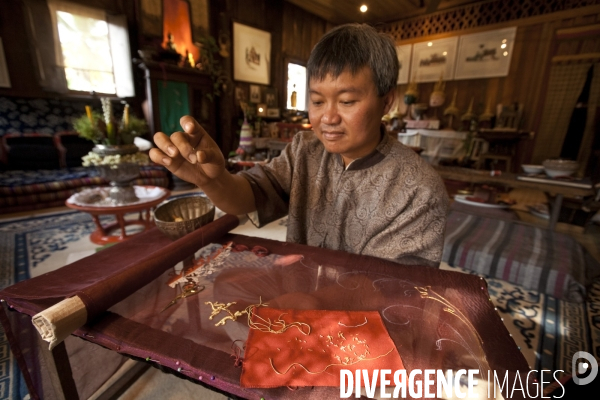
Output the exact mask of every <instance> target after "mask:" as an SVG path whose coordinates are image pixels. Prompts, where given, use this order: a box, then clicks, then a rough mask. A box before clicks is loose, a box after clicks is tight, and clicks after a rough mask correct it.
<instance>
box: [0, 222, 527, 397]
mask: <svg viewBox="0 0 600 400" xmlns="http://www.w3.org/2000/svg"><path fill="white" fill-rule="evenodd" d="M237 224H238V219H237V217H234V216H224V217H222V218H220V219H218V220H216V221H215V222H213V223H211V224H209V225H207V226H205V227H203V228H201V229H199V230H197V231H195V232H193V233H191V234H189V235H187V236H185V237H183V238H182V239H179V240H177V241H171V240H170V239H168V238H167V237H166V236H165V235H163V234H162V233H161V232H160V231H159V230H158V229H156V228H154V229H151V230H149V231H147V232H145V233H142V234H139V235H136V236H134V237H132V238H130V239H129V240H128V241H126V242H123V243H119V244H117V245H114V246H112V247H110V248H108V249H106V250H103V251H102V252H100V253H97V254H95V255H93V256H90V257H87V258H84V259H82V260H80V261H77V262H75V263H73V264H70V265H67V266H65V267H63V268H61V269H59V270H56V271H53V272H50V273H47V274H45V275H42V276H39V277H37V278H33V279H30V280H27V281H23V282H20V283H18V284H16V285H13V286H11V287H9V288H6V289H4V290H3V291H1V292H0V299H1V300H2V304H3V307H2V310H1V311H0V317H1V320H2V324H3V326H4V328H5V330H6V331H7V335H8V338H9V341H10V343H11V349H12V351H13V353H14V354H15V356H16V358H17V359H18V362H19V365H20V367H21V370H22V371H23V374H24V377H25V380H26V382H27V385H28V389H29V391H30V394H31V396H32V398H43V399H53V398H61V395H62V394H64V395H65V396H66V398H69V399H71V398H88V397H89V396H90V394H92V393H94V391H95V390H96V389H97V386H99V385H100V382H102V381H103V380H106V379H107V378H108V377H109V376H110V374H111V373H113V371H114V370H115V369H117V368H118V367H119V366H121V365H122V364H123V363H124V362H125V361H126V360H127V359H128V358H130V357H131V358H135V359H138V360H142V361H144V362H146V363H149V364H151V365H153V366H156V367H159V368H161V369H163V370H168V371H170V372H172V373H174V374H176V375H179V376H180V377H183V378H187V379H190V380H193V381H195V382H198V383H201V384H203V385H207V386H210V387H211V388H214V389H215V390H218V391H221V392H224V393H227V394H230V395H233V396H239V397H243V398H255V399H260V398H303V399H304V398H319V399H322V398H339V395H340V389H339V387H337V386H336V387H332V386H318V385H315V386H306V387H304V386H298V387H294V388H293V389H294V390H290V389H289V388H288V387H286V386H279V385H277V386H275V387H269V385H268V384H267V385H255V387H249V386H248V385H242V384H241V382H240V378H241V376H242V374H243V368H242V366H243V365H244V362H245V361H244V359H245V357H248V355H245V354H244V349H245V345H244V343H245V342H246V339H247V336H248V331H249V327H248V324H247V323H246V322H245V320H241V321H240V320H238V321H229V322H227V323H226V324H224V325H221V326H217V322H218V320H219V319H220V318H218V319H211V313H212V311H213V310H212V309H211V307H210V306H209V305H207V304H206V303H207V302H212V303H215V302H221V303H228V302H237V303H238V304H240V305H242V304H243V305H245V304H256V303H259V302H261V303H269V302H272V306H273V307H275V308H278V309H282V310H284V312H285V310H288V311H287V312H289V313H292V310H295V311H294V312H296V311H298V310H303V309H307V310H320V311H319V312H321V313H325V314H326V313H327V312H328V311H331V312H333V311H350V312H352V311H354V312H363V313H364V315H365V316H366V315H369V318H371V317H370V316H371V313H373V312H375V313H376V314H379V316H380V318H381V320H382V321H383V325H384V327H385V330H386V331H387V334H389V338H391V340H392V342H393V344H394V346H395V350H396V351H397V352H398V354H399V355H400V357H401V359H402V363H403V365H404V368H406V371H407V372H408V371H414V370H417V369H420V370H425V369H440V370H444V371H446V370H453V371H457V370H461V369H466V370H468V369H476V370H479V371H480V373H479V375H478V376H477V377H476V378H477V379H478V382H479V384H478V388H479V389H481V390H485V389H486V385H485V382H486V380H487V374H488V372H491V373H492V374H493V373H494V372H495V373H496V374H497V375H498V376H502V377H504V376H507V377H508V379H509V381H511V382H512V380H514V377H515V376H520V379H521V380H522V381H523V383H522V384H523V386H526V385H527V386H531V385H535V383H536V381H535V378H534V376H535V374H528V372H529V370H530V367H529V366H528V365H527V362H526V360H525V358H524V357H523V355H522V354H521V352H520V349H519V348H518V347H517V345H516V344H515V342H514V340H513V339H512V337H511V336H510V335H509V333H508V331H507V330H506V328H505V327H504V325H503V323H502V321H501V318H500V317H499V315H498V314H497V312H496V310H495V309H494V306H493V304H492V303H491V301H490V298H489V294H488V291H487V284H486V282H485V280H483V279H482V278H480V277H478V276H475V275H467V274H461V273H456V272H451V271H443V270H438V269H434V268H429V267H424V266H406V265H402V264H398V263H395V262H392V261H389V260H384V259H379V258H376V257H370V256H358V255H355V254H349V253H345V252H340V251H333V250H327V249H321V248H314V247H308V246H304V245H298V244H292V243H283V242H278V241H274V240H268V239H260V238H255V237H248V236H242V235H233V234H230V233H229V231H230V230H232V229H233V228H235V227H236V225H237ZM227 246H228V248H229V249H230V252H229V253H228V255H227V257H226V258H223V257H222V258H221V259H222V260H223V262H222V263H220V264H219V263H217V264H210V265H209V264H207V265H204V268H201V269H199V274H200V275H201V276H200V278H201V279H202V281H201V282H202V286H204V287H203V290H202V291H200V292H199V293H197V294H194V295H193V296H189V297H187V298H183V299H180V300H179V301H177V302H176V303H175V304H174V305H173V306H171V307H168V308H165V306H167V305H168V304H169V303H170V302H171V301H172V300H173V299H174V298H175V297H176V295H178V294H180V293H179V292H178V291H177V290H176V289H173V288H171V287H170V286H169V285H168V283H169V282H171V283H172V282H174V280H176V278H177V276H178V275H177V274H178V273H179V272H178V271H179V270H177V269H176V268H174V267H176V266H177V265H179V268H180V267H181V262H182V261H183V260H189V256H191V255H194V259H195V260H196V261H197V260H200V259H209V258H211V257H214V254H215V251H217V250H219V249H223V248H226V247H227ZM187 262H189V261H187ZM74 295H77V296H79V297H80V298H81V299H82V300H83V302H84V303H85V306H86V309H87V315H88V319H87V322H86V324H85V325H84V326H82V327H81V328H79V329H77V330H76V331H75V332H73V334H72V335H71V336H70V337H68V338H67V340H66V341H65V342H64V343H61V344H59V345H58V346H57V347H56V348H54V349H53V350H52V351H49V350H48V349H47V347H48V344H47V343H45V342H42V341H41V340H40V339H39V337H38V336H37V332H35V330H34V329H33V326H32V324H31V316H33V315H35V314H37V313H38V312H40V311H42V310H44V309H46V308H47V307H49V306H52V305H53V304H56V303H58V302H59V301H61V300H63V299H65V298H68V297H71V296H74ZM365 320H367V318H366V317H365ZM105 349H108V350H105ZM277 350H278V351H285V349H284V348H281V349H279V348H278V349H277ZM324 350H325V349H324ZM99 365H101V366H102V368H98V366H99ZM383 365H385V364H383ZM348 368H349V369H351V370H354V369H360V368H361V366H360V363H358V364H356V365H353V366H351V367H348ZM283 370H284V369H283V368H280V369H279V370H278V371H279V372H283ZM273 376H274V375H273ZM273 376H271V377H269V376H265V379H267V380H269V379H271V378H273ZM338 376H339V374H338ZM271 386H272V385H271ZM505 389H506V388H505ZM465 390H466V389H465ZM519 394H521V392H517V393H515V395H513V396H512V398H517V396H518V395H519Z"/></svg>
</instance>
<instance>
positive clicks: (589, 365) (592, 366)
mask: <svg viewBox="0 0 600 400" xmlns="http://www.w3.org/2000/svg"><path fill="white" fill-rule="evenodd" d="M582 358H583V359H585V360H586V361H580V360H581V359H582ZM571 371H573V382H575V384H577V385H587V384H588V383H590V382H591V381H593V380H594V378H596V375H598V362H597V361H596V359H595V358H594V356H592V355H591V354H590V353H588V352H585V351H578V352H577V353H575V354H573V358H572V360H571ZM588 371H590V374H589V375H588V376H587V377H585V378H580V377H578V376H577V375H583V374H585V373H586V372H588Z"/></svg>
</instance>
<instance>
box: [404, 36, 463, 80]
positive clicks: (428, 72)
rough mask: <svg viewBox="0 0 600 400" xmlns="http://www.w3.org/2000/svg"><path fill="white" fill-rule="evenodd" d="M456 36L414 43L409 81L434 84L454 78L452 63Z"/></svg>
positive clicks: (456, 43)
mask: <svg viewBox="0 0 600 400" xmlns="http://www.w3.org/2000/svg"><path fill="white" fill-rule="evenodd" d="M457 45H458V36H457V37H452V38H447V39H438V40H430V41H428V42H422V43H415V44H414V45H413V51H412V63H411V65H412V67H411V70H410V74H411V79H414V80H415V81H416V82H435V81H437V80H439V79H440V76H442V77H443V79H444V80H450V79H452V78H453V77H454V61H455V57H456V48H457Z"/></svg>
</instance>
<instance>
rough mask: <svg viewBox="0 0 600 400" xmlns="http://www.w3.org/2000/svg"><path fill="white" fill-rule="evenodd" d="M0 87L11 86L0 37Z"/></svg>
mask: <svg viewBox="0 0 600 400" xmlns="http://www.w3.org/2000/svg"><path fill="white" fill-rule="evenodd" d="M0 87H8V88H9V87H11V86H10V76H9V75H8V67H7V66H6V57H5V56H4V46H2V38H0Z"/></svg>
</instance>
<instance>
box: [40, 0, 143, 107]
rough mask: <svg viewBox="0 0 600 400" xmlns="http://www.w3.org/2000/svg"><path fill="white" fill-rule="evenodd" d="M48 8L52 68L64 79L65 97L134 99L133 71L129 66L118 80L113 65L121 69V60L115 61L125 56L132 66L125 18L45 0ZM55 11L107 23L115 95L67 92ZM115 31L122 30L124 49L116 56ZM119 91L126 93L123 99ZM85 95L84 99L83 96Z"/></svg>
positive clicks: (57, 1)
mask: <svg viewBox="0 0 600 400" xmlns="http://www.w3.org/2000/svg"><path fill="white" fill-rule="evenodd" d="M48 8H49V10H50V18H51V21H52V32H53V39H54V54H55V63H56V64H55V65H56V67H57V68H59V69H60V74H61V75H62V76H63V78H64V85H65V87H64V89H65V91H66V93H68V94H69V95H70V96H75V97H81V96H83V97H88V96H89V95H91V96H94V95H96V94H98V95H101V96H102V97H112V98H129V97H135V85H134V82H133V71H132V68H131V65H128V71H124V72H122V73H120V75H121V76H120V77H118V76H117V75H118V74H117V71H116V69H115V65H116V63H120V65H121V66H123V65H124V64H123V60H119V61H117V60H115V57H120V58H123V57H125V54H127V56H126V60H128V61H129V64H130V63H131V52H130V43H129V35H128V32H127V22H126V19H125V18H124V16H118V15H115V16H112V15H109V14H108V13H107V12H106V11H104V10H101V9H98V8H93V7H88V6H84V5H80V4H76V3H71V2H67V1H60V0H48ZM57 11H62V12H67V13H71V14H74V15H78V16H83V17H88V18H94V19H98V20H103V21H105V22H106V24H107V25H108V40H109V47H110V52H111V57H112V62H111V73H112V76H113V82H114V85H115V93H107V92H97V91H86V90H75V89H70V88H69V87H68V82H67V80H66V73H65V67H66V66H65V63H64V59H63V51H62V45H61V42H60V37H59V33H58V18H57V14H56V13H57ZM115 30H121V31H122V33H123V34H122V37H121V39H122V43H123V45H124V46H123V47H125V48H123V49H121V54H120V55H119V54H116V51H115V48H114V47H115V42H114V40H113V37H111V31H112V32H116V31H115ZM119 82H121V83H122V86H121V87H120V86H119ZM120 88H122V89H121V91H124V92H125V95H123V96H120V95H119V92H120ZM86 95H87V96H86Z"/></svg>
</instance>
